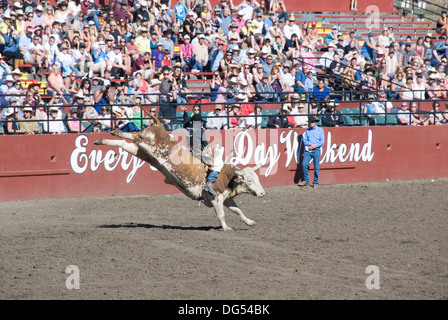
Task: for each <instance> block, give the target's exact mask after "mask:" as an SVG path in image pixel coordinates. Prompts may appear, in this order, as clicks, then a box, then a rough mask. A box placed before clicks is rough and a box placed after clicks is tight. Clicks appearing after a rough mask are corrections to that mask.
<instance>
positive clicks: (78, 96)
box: [75, 91, 85, 99]
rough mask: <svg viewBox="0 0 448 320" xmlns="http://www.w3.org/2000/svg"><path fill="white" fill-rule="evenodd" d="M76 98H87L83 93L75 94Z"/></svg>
mask: <svg viewBox="0 0 448 320" xmlns="http://www.w3.org/2000/svg"><path fill="white" fill-rule="evenodd" d="M75 98H82V99H84V98H85V96H84V93H82V91H78V92H77V93H76V94H75Z"/></svg>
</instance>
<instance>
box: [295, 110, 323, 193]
mask: <svg viewBox="0 0 448 320" xmlns="http://www.w3.org/2000/svg"><path fill="white" fill-rule="evenodd" d="M319 121H320V119H319V118H318V117H317V116H314V115H312V116H310V118H309V126H310V127H309V128H308V129H306V130H305V132H304V133H303V135H302V143H303V145H304V147H305V149H304V151H303V159H302V170H303V181H302V182H300V183H299V184H298V186H299V187H305V186H310V187H315V186H317V184H318V183H319V169H320V156H321V147H322V146H323V145H324V143H325V135H324V130H323V129H322V128H321V127H319V126H318V125H317V123H318V122H319ZM311 160H313V163H314V178H313V184H310V177H309V174H308V169H309V164H310V162H311Z"/></svg>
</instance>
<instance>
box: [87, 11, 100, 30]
mask: <svg viewBox="0 0 448 320" xmlns="http://www.w3.org/2000/svg"><path fill="white" fill-rule="evenodd" d="M100 12H101V11H97V12H96V14H95V15H94V16H93V17H89V16H85V17H84V21H90V20H93V22H95V27H96V28H97V29H98V30H101V22H100V20H99V19H98V14H99V13H100Z"/></svg>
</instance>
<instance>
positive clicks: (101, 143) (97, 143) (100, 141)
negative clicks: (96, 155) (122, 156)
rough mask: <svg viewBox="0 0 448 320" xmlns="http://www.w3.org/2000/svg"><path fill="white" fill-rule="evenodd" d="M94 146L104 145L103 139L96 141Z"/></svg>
mask: <svg viewBox="0 0 448 320" xmlns="http://www.w3.org/2000/svg"><path fill="white" fill-rule="evenodd" d="M94 144H96V145H104V138H101V139H98V140H96V141H95V142H94Z"/></svg>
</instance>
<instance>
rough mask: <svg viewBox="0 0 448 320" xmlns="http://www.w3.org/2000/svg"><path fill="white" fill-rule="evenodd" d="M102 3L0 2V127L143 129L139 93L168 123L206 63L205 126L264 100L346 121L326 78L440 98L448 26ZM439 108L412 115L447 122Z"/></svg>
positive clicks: (276, 9) (263, 10) (281, 10)
mask: <svg viewBox="0 0 448 320" xmlns="http://www.w3.org/2000/svg"><path fill="white" fill-rule="evenodd" d="M199 3H201V4H200V5H199ZM100 9H101V8H99V6H98V5H97V4H96V3H94V2H90V1H89V0H70V1H68V2H65V1H60V2H58V3H57V5H56V6H51V5H45V6H43V5H41V4H39V5H37V4H36V3H35V2H34V0H24V1H23V2H21V1H11V2H9V3H8V4H7V5H1V6H0V40H1V44H0V81H1V83H0V102H1V106H2V107H3V109H2V113H1V120H2V129H0V130H3V132H4V133H7V134H10V133H16V134H17V133H40V132H47V133H62V132H82V131H83V132H96V131H108V130H112V129H116V128H118V129H120V130H123V131H140V130H142V128H144V127H145V126H148V125H151V123H152V121H151V118H149V115H148V114H146V112H145V111H143V110H142V109H141V108H140V106H142V105H148V108H147V110H149V109H150V110H151V111H149V112H150V113H154V114H156V115H157V116H158V117H159V118H160V119H161V120H162V123H163V124H164V126H165V128H166V129H167V130H177V129H180V128H182V127H184V128H186V127H187V126H188V123H189V121H187V120H185V119H191V116H187V114H185V115H184V117H181V118H179V117H178V116H177V112H178V111H184V112H185V113H187V110H186V109H185V108H180V107H179V108H178V106H181V105H182V104H187V103H188V102H190V101H192V99H194V98H197V95H196V94H195V93H194V92H192V90H191V89H189V88H188V86H187V80H188V77H189V76H190V77H191V76H196V77H197V78H199V79H200V78H203V79H204V81H205V79H206V77H207V75H208V74H210V75H211V77H212V79H210V80H209V86H210V95H209V96H208V97H207V101H210V102H212V103H214V104H215V107H214V111H213V112H210V113H209V114H208V115H207V116H208V117H207V119H206V121H204V129H228V128H243V129H247V128H256V127H259V126H261V124H262V117H261V115H262V111H263V107H264V106H265V105H266V104H269V103H270V104H272V103H279V104H280V105H281V107H280V108H279V109H278V110H277V114H272V115H270V116H269V119H268V121H267V123H266V127H268V128H277V127H283V128H286V127H307V126H308V123H307V115H308V114H320V115H321V121H322V124H323V125H328V126H340V125H344V123H345V122H344V121H343V118H344V117H343V115H342V114H340V111H339V110H337V106H338V103H337V101H336V100H337V99H336V100H335V99H334V97H332V92H334V91H335V90H336V91H338V90H341V91H349V92H351V93H353V92H361V93H362V94H365V96H363V95H361V96H360V97H365V99H366V100H367V99H368V100H373V101H380V100H381V99H382V97H383V96H385V99H386V100H388V101H393V100H394V99H398V100H407V101H411V100H412V101H415V100H420V101H423V100H428V99H430V100H434V101H439V100H444V99H447V90H448V77H447V71H448V69H447V59H448V38H445V37H442V39H437V40H438V41H437V42H435V37H433V35H432V34H431V33H428V34H427V35H426V37H424V38H418V39H417V40H416V41H413V39H412V38H411V37H408V38H406V40H405V41H397V40H396V39H395V36H394V32H393V28H390V27H385V28H384V30H382V32H381V34H380V35H378V36H377V35H375V34H374V33H372V32H371V33H369V34H368V36H367V37H366V39H361V38H360V37H359V36H358V35H357V33H356V32H355V31H351V32H350V33H349V35H348V37H344V35H343V34H342V33H341V32H340V31H339V29H338V27H337V26H327V27H328V29H331V30H332V31H331V32H330V33H329V34H328V35H322V34H321V31H320V30H319V29H318V28H317V23H316V22H315V21H311V22H304V23H301V24H298V23H297V18H296V17H295V16H294V14H288V13H287V8H286V7H285V4H284V2H283V0H271V1H264V0H261V1H260V2H257V1H254V0H243V1H242V2H241V3H239V4H234V3H233V1H232V0H221V1H220V3H219V4H218V5H216V6H214V7H212V6H211V4H210V1H209V0H203V1H200V2H199V1H197V0H176V1H175V3H171V2H170V1H166V0H150V1H146V0H137V1H135V0H120V1H118V0H115V1H111V3H110V8H109V10H107V11H102V10H100ZM444 15H445V16H446V13H445V12H443V13H442V17H443V16H444ZM445 21H446V19H445ZM440 28H443V29H440V30H443V31H444V32H445V30H446V28H445V27H443V26H442V27H440ZM361 40H363V41H361ZM361 43H363V44H362V45H361ZM175 49H176V50H175ZM177 49H178V50H177ZM316 51H321V53H322V54H321V55H320V56H319V57H317V56H316V55H315V52H316ZM21 63H22V64H27V65H31V66H32V68H33V69H32V70H34V71H36V72H37V73H38V74H45V75H46V76H45V77H46V79H45V87H44V88H41V84H40V83H39V82H35V83H32V84H31V85H30V86H29V87H23V85H22V82H21V81H20V78H21V76H22V74H23V70H22V69H23V68H21ZM27 68H28V67H27ZM195 74H196V75H195ZM42 90H44V92H45V94H44V95H42ZM254 103H256V104H254ZM382 105H383V104H382ZM67 106H69V107H67ZM368 106H369V107H367V106H366V107H365V108H364V109H365V110H364V111H365V112H366V113H369V112H370V111H369V110H374V108H370V104H369V105H368ZM67 108H68V109H67ZM199 109H200V106H199ZM396 109H397V108H395V109H394V110H395V112H397V113H398V111H397V110H396ZM64 110H68V111H66V112H64ZM385 110H386V108H385ZM274 112H275V111H274ZM374 112H377V111H374ZM385 112H392V110H386V111H385ZM442 115H443V117H444V119H441V120H440V121H435V120H434V119H433V120H425V119H423V120H422V122H421V123H420V124H422V125H425V124H436V123H446V118H447V117H446V115H445V114H444V113H443V112H442ZM433 117H434V115H433ZM16 120H21V121H16ZM190 122H191V121H190ZM371 124H374V122H373V121H372V122H371Z"/></svg>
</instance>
